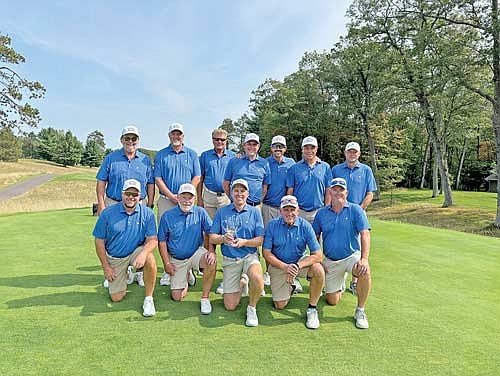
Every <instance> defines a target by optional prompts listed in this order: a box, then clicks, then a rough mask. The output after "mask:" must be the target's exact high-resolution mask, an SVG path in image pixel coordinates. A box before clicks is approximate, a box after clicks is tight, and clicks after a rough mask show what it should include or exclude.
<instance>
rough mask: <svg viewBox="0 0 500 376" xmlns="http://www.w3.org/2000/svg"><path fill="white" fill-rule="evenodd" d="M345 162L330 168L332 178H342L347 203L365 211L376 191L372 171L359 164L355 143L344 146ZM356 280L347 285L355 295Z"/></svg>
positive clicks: (358, 154) (358, 149) (359, 154)
mask: <svg viewBox="0 0 500 376" xmlns="http://www.w3.org/2000/svg"><path fill="white" fill-rule="evenodd" d="M344 155H345V162H343V163H340V164H338V165H336V166H333V167H332V177H333V178H343V179H344V180H345V181H346V182H347V186H348V187H349V194H348V195H347V201H349V202H352V203H354V204H358V205H359V206H361V207H362V208H363V209H364V210H365V211H366V208H368V205H370V203H371V202H372V200H373V192H375V191H376V190H377V183H376V182H375V177H374V176H373V172H372V169H371V168H370V166H367V165H365V164H363V163H361V162H359V157H360V156H361V148H360V147H359V144H358V143H357V142H349V143H348V144H347V145H346V146H345V151H344ZM357 282H358V281H357V279H356V278H355V277H353V279H352V281H351V282H350V283H349V290H351V292H352V294H353V295H356V287H357Z"/></svg>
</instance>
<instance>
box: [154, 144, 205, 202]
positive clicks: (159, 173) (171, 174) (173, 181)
mask: <svg viewBox="0 0 500 376" xmlns="http://www.w3.org/2000/svg"><path fill="white" fill-rule="evenodd" d="M195 176H201V170H200V161H199V159H198V155H197V154H196V152H195V151H194V150H193V149H190V148H188V147H187V146H184V145H183V146H182V149H181V151H180V152H178V153H177V152H175V150H174V149H172V146H171V145H168V146H167V147H166V148H163V149H161V150H160V151H159V152H158V153H157V154H156V157H155V168H154V177H155V178H162V180H163V182H164V183H165V184H166V186H167V187H168V189H170V191H171V192H172V193H173V194H177V192H179V187H180V186H181V184H184V183H191V179H193V178H194V177H195Z"/></svg>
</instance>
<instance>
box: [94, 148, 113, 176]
mask: <svg viewBox="0 0 500 376" xmlns="http://www.w3.org/2000/svg"><path fill="white" fill-rule="evenodd" d="M110 155H111V154H108V155H106V157H105V158H104V161H103V162H102V164H101V167H99V171H97V175H96V179H97V180H101V181H108V180H109V164H110V162H109V158H110Z"/></svg>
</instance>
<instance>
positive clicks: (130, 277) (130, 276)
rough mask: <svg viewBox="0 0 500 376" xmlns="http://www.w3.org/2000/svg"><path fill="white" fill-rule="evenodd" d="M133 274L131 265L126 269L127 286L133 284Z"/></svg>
mask: <svg viewBox="0 0 500 376" xmlns="http://www.w3.org/2000/svg"><path fill="white" fill-rule="evenodd" d="M134 278H135V273H134V268H133V267H132V265H129V266H128V268H127V285H131V284H132V283H134Z"/></svg>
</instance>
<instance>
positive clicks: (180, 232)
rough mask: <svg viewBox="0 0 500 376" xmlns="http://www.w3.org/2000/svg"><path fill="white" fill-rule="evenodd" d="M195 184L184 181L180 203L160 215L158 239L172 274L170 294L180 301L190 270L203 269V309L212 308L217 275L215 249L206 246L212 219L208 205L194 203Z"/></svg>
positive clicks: (165, 261) (204, 312) (185, 289)
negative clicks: (206, 207)
mask: <svg viewBox="0 0 500 376" xmlns="http://www.w3.org/2000/svg"><path fill="white" fill-rule="evenodd" d="M195 196H196V188H195V187H194V185H192V184H190V183H186V184H182V185H181V186H180V187H179V192H178V194H177V201H178V205H177V206H176V207H174V208H172V209H170V210H167V211H166V212H165V213H163V215H162V216H161V219H160V226H159V228H158V241H159V248H160V255H161V258H162V260H163V264H164V266H165V271H166V272H167V273H168V274H169V275H170V276H171V277H170V294H171V296H172V299H173V300H175V301H181V300H182V299H183V298H184V297H185V296H186V294H187V291H188V273H189V271H190V270H191V269H195V270H198V271H203V285H202V290H201V291H202V293H201V302H200V303H201V313H202V314H204V315H208V314H209V313H210V312H212V305H211V304H210V289H211V288H212V284H213V283H214V279H215V272H216V263H217V259H216V257H215V252H209V251H207V250H206V249H205V248H203V241H204V236H208V233H209V232H210V228H211V227H212V220H211V219H210V217H209V216H208V213H207V212H206V210H205V209H203V208H202V207H199V206H194V201H195Z"/></svg>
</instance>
